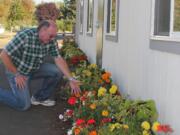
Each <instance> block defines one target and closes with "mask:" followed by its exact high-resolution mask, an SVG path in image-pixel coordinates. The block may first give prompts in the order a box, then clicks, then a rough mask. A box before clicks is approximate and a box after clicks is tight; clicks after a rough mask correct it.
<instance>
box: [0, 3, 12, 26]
mask: <svg viewBox="0 0 180 135" xmlns="http://www.w3.org/2000/svg"><path fill="white" fill-rule="evenodd" d="M11 2H12V0H0V24H3V25H4V26H6V20H7V17H8V12H9V8H10V5H11Z"/></svg>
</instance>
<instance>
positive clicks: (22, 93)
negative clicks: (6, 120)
mask: <svg viewBox="0 0 180 135" xmlns="http://www.w3.org/2000/svg"><path fill="white" fill-rule="evenodd" d="M6 76H7V78H8V81H9V84H10V87H11V90H5V89H2V88H0V102H2V103H4V104H7V105H8V106H10V107H12V108H14V109H16V110H21V111H23V110H27V109H28V108H29V107H30V106H31V101H30V92H29V82H30V80H34V79H43V83H42V86H41V88H40V89H39V90H37V92H36V93H35V94H34V95H33V96H34V97H35V99H37V100H39V101H43V100H46V99H48V98H49V97H50V96H51V95H52V94H53V92H54V90H55V87H56V86H57V84H58V82H59V80H60V78H61V77H62V73H61V72H60V71H59V69H58V68H57V67H56V65H54V64H50V63H44V64H42V65H41V67H40V69H38V70H37V71H35V72H33V73H31V74H30V75H29V76H27V78H28V79H27V81H26V85H25V88H24V89H19V88H18V87H17V86H16V82H15V76H14V74H13V73H11V72H9V71H6Z"/></svg>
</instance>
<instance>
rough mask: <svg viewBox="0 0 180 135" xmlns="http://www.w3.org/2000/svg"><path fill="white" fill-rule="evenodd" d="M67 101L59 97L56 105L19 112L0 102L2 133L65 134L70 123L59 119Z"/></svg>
mask: <svg viewBox="0 0 180 135" xmlns="http://www.w3.org/2000/svg"><path fill="white" fill-rule="evenodd" d="M65 107H66V102H65V101H62V100H60V99H57V105H56V106H55V107H43V106H32V107H31V108H30V109H29V110H28V111H25V112H19V111H16V110H13V109H11V108H9V107H7V106H4V105H3V104H1V103H0V135H65V134H66V129H68V127H69V126H68V125H69V124H68V123H64V122H62V121H61V120H59V118H58V115H59V114H60V113H63V112H64V110H65Z"/></svg>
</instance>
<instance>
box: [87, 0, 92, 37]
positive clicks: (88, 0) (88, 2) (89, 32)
mask: <svg viewBox="0 0 180 135" xmlns="http://www.w3.org/2000/svg"><path fill="white" fill-rule="evenodd" d="M89 4H90V0H87V27H86V35H87V36H90V37H92V36H93V26H94V0H92V18H91V19H92V20H91V21H92V22H91V23H92V26H91V27H92V28H91V31H88V30H89V26H90V25H89V24H90V22H89V18H90V16H89V15H90V14H89V11H90V10H89V7H90V5H89Z"/></svg>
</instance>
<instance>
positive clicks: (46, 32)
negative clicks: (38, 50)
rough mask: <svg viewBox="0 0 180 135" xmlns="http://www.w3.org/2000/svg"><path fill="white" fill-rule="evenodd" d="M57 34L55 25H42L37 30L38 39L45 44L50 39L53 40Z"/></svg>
mask: <svg viewBox="0 0 180 135" xmlns="http://www.w3.org/2000/svg"><path fill="white" fill-rule="evenodd" d="M56 35H57V29H56V27H53V26H51V25H50V26H49V27H42V28H41V30H40V32H39V39H40V40H41V41H42V42H43V43H44V44H47V43H49V42H50V41H51V40H53V39H54V38H55V37H56Z"/></svg>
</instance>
